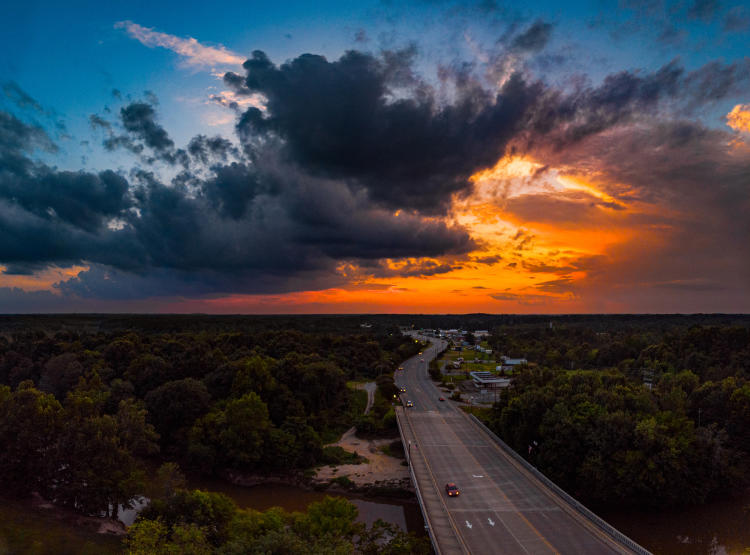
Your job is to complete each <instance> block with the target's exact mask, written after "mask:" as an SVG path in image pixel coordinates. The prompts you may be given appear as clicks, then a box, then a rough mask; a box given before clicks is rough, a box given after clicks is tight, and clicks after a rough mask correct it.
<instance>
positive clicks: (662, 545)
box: [598, 493, 750, 555]
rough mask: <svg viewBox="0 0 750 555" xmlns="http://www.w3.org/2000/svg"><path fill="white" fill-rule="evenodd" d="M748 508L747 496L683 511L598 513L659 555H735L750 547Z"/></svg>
mask: <svg viewBox="0 0 750 555" xmlns="http://www.w3.org/2000/svg"><path fill="white" fill-rule="evenodd" d="M748 505H750V494H748V493H746V494H745V495H743V496H740V497H739V498H730V499H723V500H719V501H714V502H712V503H706V504H705V505H702V506H700V507H691V508H688V509H682V510H674V511H661V512H659V513H648V512H641V513H634V512H630V513H615V512H606V511H599V513H598V514H599V516H601V517H602V518H604V519H605V520H606V521H607V522H609V523H610V524H612V525H613V526H614V527H615V528H617V529H618V530H620V531H621V532H622V533H623V534H626V535H627V536H630V537H631V538H633V539H634V540H635V541H637V542H638V543H640V544H641V545H642V546H643V547H645V548H646V549H648V550H650V551H652V552H653V553H655V554H658V555H662V554H663V555H673V554H674V555H677V554H679V555H683V554H685V555H709V554H710V555H722V554H725V553H726V554H730V555H734V554H735V553H738V554H739V553H743V552H744V550H745V548H747V547H750V515H748V512H747V511H746V509H745V507H747V506H748Z"/></svg>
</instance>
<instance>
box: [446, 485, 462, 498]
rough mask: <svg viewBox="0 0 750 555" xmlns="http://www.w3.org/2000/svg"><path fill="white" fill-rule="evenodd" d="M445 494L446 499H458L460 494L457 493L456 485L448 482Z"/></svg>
mask: <svg viewBox="0 0 750 555" xmlns="http://www.w3.org/2000/svg"><path fill="white" fill-rule="evenodd" d="M445 493H447V494H448V497H458V496H459V494H460V493H461V492H460V491H458V486H457V485H456V484H454V483H453V482H448V483H447V484H445Z"/></svg>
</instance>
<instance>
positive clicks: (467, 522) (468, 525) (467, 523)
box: [466, 520, 472, 530]
mask: <svg viewBox="0 0 750 555" xmlns="http://www.w3.org/2000/svg"><path fill="white" fill-rule="evenodd" d="M466 527H467V528H468V529H469V530H471V529H472V525H471V522H469V521H468V520H467V521H466Z"/></svg>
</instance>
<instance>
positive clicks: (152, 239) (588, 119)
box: [0, 2, 750, 311]
mask: <svg viewBox="0 0 750 555" xmlns="http://www.w3.org/2000/svg"><path fill="white" fill-rule="evenodd" d="M644 9H645V8H644ZM680 10H681V12H680V13H681V14H682V17H688V12H687V11H686V10H689V14H690V15H689V17H692V18H694V19H695V21H696V23H695V24H696V25H698V24H699V23H697V22H704V21H717V20H721V18H722V17H724V15H727V17H729V13H727V14H725V12H724V11H722V9H721V7H720V6H718V5H717V3H715V2H695V3H692V4H690V6H683V7H681V8H680ZM731 13H734V12H731ZM734 15H740V14H739V13H738V14H734ZM118 26H119V27H122V28H124V29H126V31H127V32H128V34H130V35H131V36H133V37H134V38H137V39H138V40H140V41H141V42H142V43H144V44H146V45H147V46H152V47H153V46H162V47H166V48H170V49H172V50H174V51H175V52H177V53H178V54H180V55H181V56H183V57H184V59H185V61H186V64H187V65H189V66H192V67H208V66H211V67H214V66H219V67H222V68H223V69H225V70H226V69H228V67H229V66H238V65H240V64H242V67H243V69H244V71H238V72H232V71H230V72H228V73H225V74H224V75H223V80H224V83H225V85H226V87H227V88H229V89H231V90H230V91H229V92H226V91H224V92H216V90H215V91H214V94H213V97H212V98H211V100H210V102H211V106H219V105H221V106H225V107H227V108H229V110H227V111H226V113H227V114H228V116H229V117H231V118H236V120H235V123H236V125H235V131H236V136H232V137H229V136H227V137H222V136H208V135H205V134H198V135H196V136H194V137H193V138H192V139H189V140H184V143H186V144H180V142H181V141H180V140H177V139H176V137H179V136H180V135H179V134H174V135H171V136H170V133H169V132H168V131H167V129H166V128H165V127H163V126H162V124H161V123H160V119H159V114H158V110H157V103H156V101H155V99H154V98H152V97H150V96H149V95H146V99H145V100H135V101H133V100H131V98H132V97H130V96H127V95H125V96H124V98H127V99H128V100H127V101H126V102H124V104H123V96H122V95H117V96H115V101H116V102H117V105H116V106H112V107H110V108H107V109H105V110H103V112H102V113H100V114H97V115H93V116H91V117H90V120H89V123H90V124H91V127H92V128H93V130H94V132H96V133H97V134H98V135H99V137H100V139H102V140H103V145H104V147H105V150H106V153H105V154H108V155H111V156H114V157H116V158H117V160H118V164H117V166H116V167H119V168H120V169H118V170H112V169H102V171H96V172H93V171H92V172H84V171H63V170H60V169H57V168H55V167H53V166H52V165H51V163H50V162H48V163H44V162H42V160H46V158H44V154H45V153H50V152H53V151H54V150H55V149H56V148H57V147H56V145H55V144H54V143H53V142H52V141H51V140H50V138H49V136H48V135H47V133H46V132H45V131H44V130H42V129H41V128H40V127H39V126H38V125H37V124H35V123H31V121H33V120H30V119H29V120H28V121H26V120H24V119H23V118H25V117H26V118H27V119H28V118H31V117H34V112H36V113H41V112H39V110H41V107H40V106H39V105H38V103H36V102H35V101H34V100H33V99H32V98H31V97H30V96H28V95H27V94H25V93H24V92H23V91H22V90H21V89H20V88H18V87H14V86H10V85H8V86H7V87H5V88H4V89H3V92H4V94H5V95H6V97H7V98H8V99H10V100H11V101H12V103H13V104H14V105H15V106H16V107H17V110H21V112H19V113H23V114H24V115H23V116H21V115H11V114H10V113H7V112H2V111H0V236H2V237H3V241H2V242H0V265H1V266H2V268H3V270H2V272H3V276H4V277H5V281H4V282H2V283H0V298H3V296H5V297H13V296H16V297H18V296H24V295H25V294H24V295H21V293H19V291H18V290H17V289H16V290H14V289H12V288H9V287H5V285H7V284H11V285H14V284H15V283H18V282H14V281H13V276H16V277H17V279H18V280H20V276H22V275H29V274H31V275H35V274H36V273H40V272H41V271H43V270H45V269H49V268H53V267H54V268H68V269H70V268H71V267H75V268H77V270H76V272H77V275H75V276H73V277H71V274H64V275H65V278H61V279H60V281H58V282H57V283H56V284H55V285H54V287H52V291H51V292H44V293H40V294H36V295H32V296H25V297H24V298H26V299H27V301H28V303H29V306H37V305H40V304H44V303H45V302H48V301H49V303H50V304H49V306H51V307H55V306H64V303H63V304H59V303H58V304H55V302H52V300H51V297H54V298H55V299H70V298H79V299H87V300H96V299H106V300H108V301H109V302H120V301H138V300H142V299H145V298H153V297H162V298H176V297H182V298H186V299H196V298H200V299H202V300H211V299H215V298H217V297H221V296H226V295H233V296H237V297H235V298H239V297H241V296H243V295H284V294H290V293H294V294H295V295H298V296H300V298H302V297H304V296H306V297H305V298H306V300H305V302H306V303H309V306H317V305H315V303H316V302H317V300H316V299H326V298H332V297H335V296H336V295H341V296H345V294H344V293H341V291H347V293H346V294H349V295H352V296H353V297H352V298H354V297H355V296H356V295H361V296H362V297H360V298H365V297H366V298H368V299H369V298H370V297H367V296H368V295H374V293H373V292H378V294H381V295H390V296H391V299H399V300H398V301H396V300H391V301H390V302H391V303H393V305H389V306H412V307H414V308H417V307H419V306H424V304H423V305H417V304H415V303H414V298H415V296H416V295H418V294H420V293H422V294H425V293H424V292H425V291H428V292H429V294H430V295H432V296H433V297H432V298H433V299H443V298H444V297H445V296H446V292H460V293H456V296H458V295H461V296H463V297H466V298H471V299H474V301H472V302H476V303H477V304H476V305H472V306H471V309H473V310H477V309H485V307H486V306H489V307H500V309H506V308H509V307H518V306H520V307H526V306H527V307H529V310H537V309H539V308H540V307H541V308H542V309H547V308H549V307H550V306H554V307H556V308H555V310H558V309H559V310H565V311H567V310H622V307H623V306H625V307H627V308H630V309H635V310H646V311H650V310H652V303H653V307H654V308H653V309H654V310H661V309H662V307H667V306H669V304H668V299H671V300H670V301H669V302H673V303H674V302H677V301H680V300H682V299H685V298H687V296H688V295H691V294H695V293H696V292H700V293H701V295H705V299H707V301H706V302H707V303H708V305H706V306H715V307H717V309H730V310H731V309H732V306H731V302H732V301H733V299H738V298H740V299H745V298H748V297H747V292H748V291H747V283H750V250H748V249H749V248H750V247H749V246H748V245H750V243H749V242H748V237H750V219H749V218H748V216H747V215H748V214H750V194H748V190H747V183H748V175H750V146H748V143H747V140H746V139H747V137H746V135H744V133H745V132H748V131H750V117H748V114H749V113H750V109H748V106H747V105H746V104H740V102H745V101H746V99H744V98H743V97H742V95H743V94H745V93H746V91H747V90H748V86H750V59H740V60H739V61H735V62H730V63H723V62H709V63H704V64H703V65H692V66H687V67H686V66H684V65H683V63H682V62H680V61H678V60H674V61H672V62H669V63H666V64H664V65H663V66H662V67H660V68H658V69H656V70H654V71H646V70H637V69H631V70H627V71H616V72H614V73H611V74H608V75H605V76H604V77H602V78H601V79H599V80H597V81H596V82H592V80H591V79H590V78H588V77H586V76H582V75H579V76H576V77H575V78H571V79H567V80H562V81H556V80H554V79H549V80H545V79H543V78H540V77H537V76H536V73H535V71H534V68H539V67H540V65H539V64H541V62H539V60H542V57H544V56H548V55H554V54H555V53H552V54H549V53H548V51H549V50H550V45H551V44H554V43H550V39H551V36H552V32H553V27H552V25H551V24H549V23H546V22H544V21H543V20H536V21H533V20H527V21H526V22H525V23H520V22H519V23H515V24H514V25H512V26H510V27H509V28H508V29H506V30H505V34H504V35H503V36H502V38H501V39H500V40H497V41H496V42H494V43H493V44H494V45H493V46H492V47H491V48H490V49H489V50H487V51H486V52H485V51H482V52H480V54H482V55H483V58H481V59H480V60H479V61H477V62H473V61H472V62H466V63H461V62H460V61H450V62H448V63H446V64H442V65H440V66H439V67H438V68H437V69H436V76H435V77H434V78H433V77H429V76H425V74H426V72H423V69H424V68H423V67H422V65H421V61H420V58H419V52H418V51H417V49H416V48H415V47H409V48H406V49H403V50H386V51H381V52H378V53H373V52H360V51H354V50H352V51H349V52H346V53H345V54H344V55H342V56H340V57H339V58H337V59H328V58H325V57H323V56H319V55H314V54H303V55H300V56H298V57H296V58H292V59H289V60H288V61H286V62H284V63H280V64H278V63H274V62H272V61H271V60H270V59H269V57H268V56H267V55H266V54H265V53H263V52H261V51H255V52H253V53H252V55H251V57H250V58H249V59H247V60H243V59H241V58H240V57H239V56H237V55H236V54H234V53H232V52H230V51H229V50H227V49H225V48H224V47H208V46H204V45H201V44H199V43H198V42H197V41H195V40H194V39H181V38H178V37H174V36H171V35H166V34H164V33H158V32H156V31H153V30H151V29H147V28H144V27H141V26H139V25H137V24H134V23H131V22H122V23H121V24H118ZM557 38H558V37H557V35H555V42H556V41H557ZM467 40H468V39H467ZM493 40H495V39H493ZM485 54H486V55H485ZM243 61H244V63H242V62H243ZM537 62H538V63H537ZM215 73H216V72H215ZM730 106H735V107H734V108H733V109H732V110H731V111H729V113H728V114H727V116H726V123H727V124H728V126H729V127H726V126H724V127H722V128H718V127H711V125H717V124H718V123H717V121H716V119H717V118H715V116H714V121H713V122H711V121H708V119H707V118H706V117H705V115H704V114H705V113H706V109H707V108H712V109H714V112H713V113H717V112H716V111H717V110H719V109H721V110H722V112H718V113H726V112H727V111H728V110H729V107H730ZM701 118H705V119H701ZM40 154H41V156H40ZM106 167H107V166H100V168H106ZM719 245H720V246H721V248H718V247H717V246H719ZM428 278H429V279H428ZM743 284H744V285H743ZM316 292H317V293H318V295H319V296H318V297H316V296H315V293H316ZM743 295H744V297H743ZM50 296H51V297H50ZM628 298H631V299H637V302H634V304H632V305H629V306H628V305H627V303H626V300H627V299H628ZM404 299H412V303H413V304H411V305H409V304H408V303H407V304H403V305H400V304H399V305H396V303H399V302H402V301H403V300H404ZM269 302H271V301H269ZM404 302H406V301H404ZM445 302H447V303H449V302H456V303H458V301H452V300H447V301H445ZM460 302H462V303H463V302H466V301H464V300H462V301H460ZM743 302H744V303H745V304H743V305H742V307H746V306H747V302H746V301H743ZM486 303H490V304H489V305H487V304H486ZM493 303H494V304H493ZM498 303H499V304H498ZM555 303H556V304H555ZM618 303H620V304H618ZM711 303H713V305H711ZM87 306H88V305H87ZM356 306H363V305H359V304H357V305H356ZM451 306H452V305H451ZM456 306H457V307H458V306H459V304H456ZM460 306H464V305H460ZM701 306H703V305H701ZM727 307H728V308H727ZM677 308H679V307H677ZM467 309H468V307H467ZM491 309H492V308H487V310H491Z"/></svg>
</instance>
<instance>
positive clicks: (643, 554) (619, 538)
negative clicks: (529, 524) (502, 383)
mask: <svg viewBox="0 0 750 555" xmlns="http://www.w3.org/2000/svg"><path fill="white" fill-rule="evenodd" d="M468 416H469V418H470V419H471V420H473V421H474V423H475V424H477V425H478V426H479V428H480V429H481V430H483V431H484V432H485V433H486V434H487V435H488V436H490V438H492V440H493V441H494V442H495V443H497V445H498V446H499V447H500V448H501V449H502V450H503V451H505V453H507V454H508V455H509V456H510V457H511V458H512V459H513V460H515V461H516V462H517V463H518V464H520V465H521V466H522V467H523V468H524V469H526V470H527V471H529V472H530V473H531V474H532V475H533V476H534V477H535V478H536V479H537V480H539V481H540V482H542V483H543V484H544V485H545V486H547V487H548V488H549V489H551V490H552V491H553V492H555V493H556V494H557V495H558V496H559V497H560V498H562V499H563V501H565V502H566V503H567V504H568V505H570V506H571V507H572V508H573V509H575V510H576V511H577V512H578V513H579V514H581V515H582V516H584V517H585V518H586V519H588V520H589V521H590V522H592V523H593V524H594V525H596V526H597V527H598V528H599V529H600V530H602V531H603V532H604V533H605V534H607V535H608V536H610V537H611V538H612V539H613V540H615V541H616V542H618V543H620V544H622V545H624V546H626V547H628V548H630V549H632V550H633V551H634V552H635V553H638V554H639V555H652V553H651V552H650V551H649V550H648V549H646V548H644V547H643V546H641V545H638V544H637V543H635V542H634V541H633V540H631V539H630V538H629V537H627V536H626V535H625V534H623V533H622V532H620V531H619V530H618V529H617V528H615V527H614V526H612V525H611V524H609V523H607V522H606V521H605V520H603V519H602V518H600V517H598V516H596V515H595V514H594V513H593V512H592V511H591V510H590V509H588V508H587V507H585V506H584V505H582V504H581V503H579V502H578V501H576V499H575V498H574V497H573V496H571V495H570V494H568V493H567V492H566V491H565V490H563V489H562V488H561V487H560V486H558V485H557V484H555V483H554V482H553V481H552V480H550V479H549V478H547V477H546V476H545V475H544V474H542V473H541V472H539V470H537V468H536V467H535V466H533V465H532V464H531V463H529V461H527V460H526V459H524V458H523V457H522V456H521V455H519V454H518V453H516V452H515V451H514V450H513V449H512V448H511V447H510V446H509V445H508V444H506V443H505V442H504V441H503V440H502V439H500V438H499V437H498V436H497V435H495V433H494V432H493V431H492V430H490V429H489V428H488V427H487V426H485V425H484V423H483V422H482V421H481V420H479V419H478V418H477V417H476V416H474V415H473V414H469V415H468Z"/></svg>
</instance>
